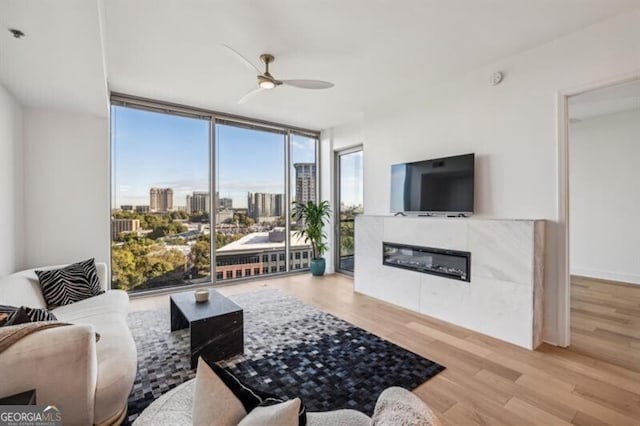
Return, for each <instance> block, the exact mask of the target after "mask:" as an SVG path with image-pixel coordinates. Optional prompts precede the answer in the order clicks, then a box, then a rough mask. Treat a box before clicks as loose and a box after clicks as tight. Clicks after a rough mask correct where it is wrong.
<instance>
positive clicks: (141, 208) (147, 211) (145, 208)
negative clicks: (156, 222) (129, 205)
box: [135, 206, 149, 213]
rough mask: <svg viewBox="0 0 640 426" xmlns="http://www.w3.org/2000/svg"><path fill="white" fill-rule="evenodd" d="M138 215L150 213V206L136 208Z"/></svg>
mask: <svg viewBox="0 0 640 426" xmlns="http://www.w3.org/2000/svg"><path fill="white" fill-rule="evenodd" d="M135 209H136V213H149V206H136V207H135Z"/></svg>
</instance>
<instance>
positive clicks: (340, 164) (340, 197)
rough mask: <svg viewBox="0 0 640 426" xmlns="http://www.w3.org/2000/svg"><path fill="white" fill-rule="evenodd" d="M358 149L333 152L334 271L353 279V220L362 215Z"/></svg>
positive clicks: (362, 203) (362, 195) (359, 152)
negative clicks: (334, 176) (334, 208)
mask: <svg viewBox="0 0 640 426" xmlns="http://www.w3.org/2000/svg"><path fill="white" fill-rule="evenodd" d="M362 171H363V170H362V147H361V146H358V147H355V148H350V149H345V150H341V151H337V152H336V186H337V188H336V204H335V205H336V206H337V207H336V210H337V212H336V213H337V214H336V219H337V220H336V229H335V231H336V242H337V244H336V250H335V253H336V259H335V260H336V271H337V272H341V273H343V274H347V275H353V272H354V269H355V262H356V259H355V218H356V216H357V215H360V214H362V213H363V211H364V191H363V176H362Z"/></svg>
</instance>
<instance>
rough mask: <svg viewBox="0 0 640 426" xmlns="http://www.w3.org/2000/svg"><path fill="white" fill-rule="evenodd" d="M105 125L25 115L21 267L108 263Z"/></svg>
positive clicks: (64, 115)
mask: <svg viewBox="0 0 640 426" xmlns="http://www.w3.org/2000/svg"><path fill="white" fill-rule="evenodd" d="M108 138H109V125H108V119H107V118H104V117H95V116H92V115H87V114H82V113H73V112H61V111H51V110H38V109H26V110H25V112H24V140H25V152H24V153H25V163H24V173H25V182H24V187H25V223H26V229H25V245H26V246H25V249H26V251H25V253H26V256H25V264H26V265H25V266H27V267H35V266H43V265H52V264H62V263H69V262H74V261H79V260H83V259H87V258H90V257H95V258H96V261H98V262H108V261H109V257H110V256H109V226H110V225H109V193H110V192H109V176H110V172H109V139H108Z"/></svg>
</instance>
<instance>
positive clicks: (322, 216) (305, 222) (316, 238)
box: [291, 201, 331, 259]
mask: <svg viewBox="0 0 640 426" xmlns="http://www.w3.org/2000/svg"><path fill="white" fill-rule="evenodd" d="M291 217H292V218H293V220H295V221H296V222H301V224H302V228H301V229H299V230H298V231H296V233H295V235H296V236H299V237H302V238H304V242H305V243H311V250H312V255H313V259H319V258H321V257H322V255H323V254H324V253H325V252H326V251H327V244H326V242H325V239H326V238H327V234H326V233H325V232H324V231H323V230H322V229H323V228H324V226H325V225H326V224H327V223H328V222H329V218H330V217H331V207H329V202H328V201H322V202H320V203H318V204H316V203H314V202H313V201H309V202H308V203H300V202H297V201H294V202H293V209H292V211H291Z"/></svg>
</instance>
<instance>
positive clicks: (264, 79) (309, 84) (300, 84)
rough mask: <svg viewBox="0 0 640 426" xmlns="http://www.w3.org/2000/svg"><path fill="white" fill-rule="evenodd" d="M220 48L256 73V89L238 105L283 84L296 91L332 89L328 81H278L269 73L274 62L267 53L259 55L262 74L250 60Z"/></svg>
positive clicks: (231, 49)
mask: <svg viewBox="0 0 640 426" xmlns="http://www.w3.org/2000/svg"><path fill="white" fill-rule="evenodd" d="M222 47H224V48H225V49H226V50H227V51H228V52H230V53H231V54H233V56H235V57H236V58H238V59H240V61H242V62H243V63H244V64H245V65H246V66H248V67H249V68H251V69H252V70H254V71H256V72H257V73H258V75H257V76H256V79H257V83H258V87H256V88H255V89H252V90H251V91H249V92H248V93H247V94H245V95H244V96H243V97H242V98H240V100H239V101H238V103H239V104H243V103H245V102H247V101H248V100H249V99H250V98H251V97H253V96H254V95H256V94H257V93H260V92H262V91H263V90H271V89H275V88H276V87H278V86H280V85H283V84H284V85H285V86H291V87H297V88H298V89H314V90H317V89H329V88H331V87H333V83H330V82H328V81H322V80H304V79H297V80H278V79H276V78H275V77H274V76H273V75H271V73H270V72H269V64H271V63H273V61H274V60H275V58H274V56H273V55H271V54H269V53H263V54H262V55H260V60H261V61H262V63H263V64H264V66H265V70H264V72H262V71H260V69H259V68H258V67H257V66H255V65H254V64H253V63H252V62H251V61H250V60H248V59H247V58H245V57H244V56H242V54H240V53H239V52H237V51H236V50H234V49H233V48H231V47H230V46H227V45H226V44H223V45H222Z"/></svg>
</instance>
